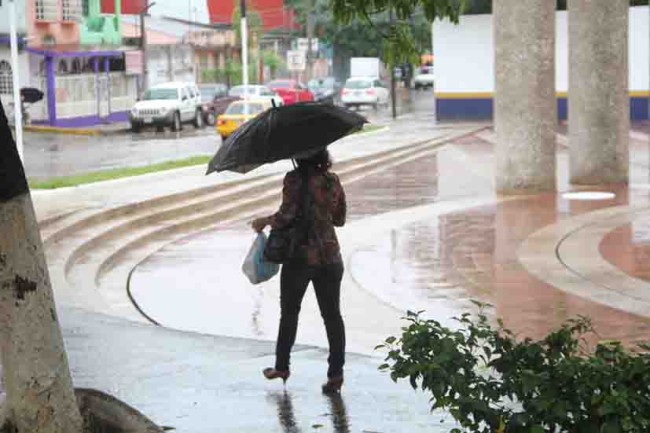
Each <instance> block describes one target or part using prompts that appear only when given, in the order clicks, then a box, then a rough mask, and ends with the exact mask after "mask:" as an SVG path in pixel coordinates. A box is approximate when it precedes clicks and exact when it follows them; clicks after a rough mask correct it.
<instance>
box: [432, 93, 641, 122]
mask: <svg viewBox="0 0 650 433" xmlns="http://www.w3.org/2000/svg"><path fill="white" fill-rule="evenodd" d="M649 103H650V98H648V97H631V98H630V119H631V120H632V121H639V120H650V112H649V111H650V110H649V107H648V104H649ZM493 115H494V104H493V103H492V99H481V98H468V99H443V98H438V99H436V118H437V119H438V120H492V118H493ZM557 117H558V119H559V120H567V119H568V117H569V104H568V101H567V98H558V99H557Z"/></svg>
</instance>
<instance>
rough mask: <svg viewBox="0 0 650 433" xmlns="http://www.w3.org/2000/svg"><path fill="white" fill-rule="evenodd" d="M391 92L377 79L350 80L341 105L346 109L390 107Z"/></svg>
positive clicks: (346, 83)
mask: <svg viewBox="0 0 650 433" xmlns="http://www.w3.org/2000/svg"><path fill="white" fill-rule="evenodd" d="M389 100H390V92H389V91H388V89H387V88H386V86H384V84H383V83H382V82H381V81H379V80H378V79H376V78H349V79H348V80H347V81H346V82H345V85H344V86H343V90H342V91H341V103H343V105H344V106H345V107H346V108H350V107H356V108H359V107H361V106H364V105H366V106H371V107H373V108H374V109H377V108H378V107H379V106H380V105H386V106H387V105H388V102H389Z"/></svg>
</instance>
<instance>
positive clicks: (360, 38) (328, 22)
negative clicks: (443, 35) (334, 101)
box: [285, 0, 431, 75]
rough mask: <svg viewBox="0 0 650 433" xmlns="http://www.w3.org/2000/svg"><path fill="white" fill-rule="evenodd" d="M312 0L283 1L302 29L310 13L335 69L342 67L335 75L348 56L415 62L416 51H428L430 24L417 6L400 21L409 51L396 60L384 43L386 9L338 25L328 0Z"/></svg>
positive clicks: (345, 71) (429, 48)
mask: <svg viewBox="0 0 650 433" xmlns="http://www.w3.org/2000/svg"><path fill="white" fill-rule="evenodd" d="M312 1H313V5H312V6H311V7H310V6H309V5H308V2H306V1H304V0H286V1H285V3H286V4H287V6H289V7H291V8H292V9H293V10H294V11H295V14H296V21H297V23H298V24H299V25H300V26H301V27H302V28H305V27H306V26H307V20H308V15H309V14H311V19H312V22H313V24H314V28H315V32H314V33H315V35H316V37H318V38H319V40H321V41H323V42H325V43H327V44H330V45H331V46H332V47H333V48H334V65H335V69H336V67H337V66H340V67H341V69H344V70H343V71H341V73H340V74H339V75H345V74H346V73H347V60H348V59H349V58H350V57H382V58H383V59H384V61H386V62H394V63H401V61H400V60H406V61H408V62H409V63H416V62H417V61H418V57H419V55H420V54H423V53H426V52H430V50H431V23H430V21H428V20H427V18H426V17H425V15H424V13H423V11H422V10H421V9H419V8H418V9H417V12H416V13H415V14H413V16H412V17H410V18H409V19H407V20H406V21H405V22H404V23H403V24H404V26H405V27H408V28H409V30H410V32H411V36H412V44H413V45H412V48H413V50H412V52H409V53H407V55H405V56H403V57H402V58H400V59H391V58H389V57H390V53H391V52H392V50H391V49H390V47H387V45H386V41H387V36H388V32H389V31H388V30H386V29H390V28H391V23H390V19H389V14H388V11H383V12H382V13H377V14H374V15H372V16H369V17H368V18H369V21H367V20H365V19H362V18H360V17H355V18H353V19H351V20H350V21H349V22H347V23H346V25H344V26H342V25H341V24H340V22H337V21H336V20H335V17H334V13H333V11H332V8H331V7H330V1H329V0H312Z"/></svg>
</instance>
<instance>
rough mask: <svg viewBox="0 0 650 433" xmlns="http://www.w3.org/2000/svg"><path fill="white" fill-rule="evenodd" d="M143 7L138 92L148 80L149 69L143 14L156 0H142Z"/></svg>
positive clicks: (142, 90)
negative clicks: (140, 78) (140, 67)
mask: <svg viewBox="0 0 650 433" xmlns="http://www.w3.org/2000/svg"><path fill="white" fill-rule="evenodd" d="M142 3H143V4H144V7H143V8H142V10H141V11H140V50H141V51H142V84H141V89H140V93H142V92H144V91H145V89H146V88H147V84H148V82H149V80H148V75H149V69H148V68H147V31H146V29H145V25H144V16H145V15H146V14H147V13H148V12H149V9H150V8H151V7H152V6H153V5H155V4H156V2H151V3H149V0H142Z"/></svg>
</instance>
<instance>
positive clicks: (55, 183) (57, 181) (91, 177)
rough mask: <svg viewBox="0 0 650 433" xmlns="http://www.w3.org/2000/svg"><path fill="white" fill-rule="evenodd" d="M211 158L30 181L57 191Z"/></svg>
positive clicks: (173, 167) (38, 186) (37, 186)
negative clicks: (57, 189)
mask: <svg viewBox="0 0 650 433" xmlns="http://www.w3.org/2000/svg"><path fill="white" fill-rule="evenodd" d="M210 158H211V157H210V156H194V157H191V158H186V159H180V160H177V161H166V162H161V163H158V164H151V165H145V166H141V167H126V168H115V169H112V170H103V171H97V172H94V173H87V174H79V175H74V176H62V177H55V178H52V179H47V180H43V181H41V180H32V179H30V180H29V186H30V188H32V189H56V188H65V187H69V186H78V185H84V184H87V183H94V182H102V181H106V180H113V179H122V178H124V177H132V176H140V175H143V174H148V173H156V172H159V171H166V170H173V169H175V168H183V167H191V166H194V165H202V164H207V163H208V162H209V161H210Z"/></svg>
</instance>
